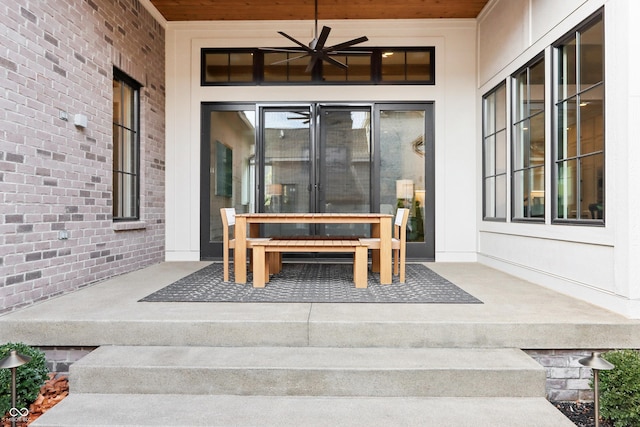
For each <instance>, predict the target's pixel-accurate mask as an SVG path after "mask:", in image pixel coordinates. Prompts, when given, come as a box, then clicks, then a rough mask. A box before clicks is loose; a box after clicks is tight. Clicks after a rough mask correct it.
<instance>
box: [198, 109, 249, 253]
mask: <svg viewBox="0 0 640 427" xmlns="http://www.w3.org/2000/svg"><path fill="white" fill-rule="evenodd" d="M255 121H256V120H255V107H254V106H253V105H247V106H234V107H233V108H225V107H224V106H216V108H213V107H210V106H203V108H202V127H203V132H202V137H203V139H202V141H201V180H200V189H201V194H202V196H201V198H200V199H201V203H202V206H201V215H200V250H201V257H202V258H203V259H210V258H217V257H220V256H222V247H221V244H220V242H221V241H222V220H221V218H220V208H235V209H236V212H239V213H241V212H255V196H254V195H255V184H254V183H255V151H256V149H255V141H256V137H255Z"/></svg>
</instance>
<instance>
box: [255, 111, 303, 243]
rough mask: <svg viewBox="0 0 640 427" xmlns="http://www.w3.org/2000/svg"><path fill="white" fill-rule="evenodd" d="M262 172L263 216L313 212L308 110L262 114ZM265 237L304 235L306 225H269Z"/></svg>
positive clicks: (264, 112)
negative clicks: (272, 213)
mask: <svg viewBox="0 0 640 427" xmlns="http://www.w3.org/2000/svg"><path fill="white" fill-rule="evenodd" d="M261 112H262V113H261V118H262V120H261V123H262V129H261V139H262V141H263V145H262V146H263V153H264V154H263V165H264V166H263V168H262V183H263V184H262V186H261V188H262V189H263V191H261V195H262V197H261V200H262V206H259V207H258V210H260V211H264V212H278V213H279V212H312V210H310V209H311V202H310V191H309V190H310V188H311V185H310V183H311V174H310V169H311V158H312V157H311V152H312V148H313V145H312V138H311V122H312V120H313V118H312V115H311V110H310V109H309V107H306V108H305V107H301V108H286V109H285V108H265V109H262V110H261ZM264 232H265V234H266V235H268V236H289V235H304V234H308V233H309V226H308V225H306V224H268V225H266V226H265V230H264Z"/></svg>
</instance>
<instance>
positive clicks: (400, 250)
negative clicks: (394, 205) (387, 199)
mask: <svg viewBox="0 0 640 427" xmlns="http://www.w3.org/2000/svg"><path fill="white" fill-rule="evenodd" d="M408 220H409V209H404V208H400V209H398V210H397V212H396V218H395V221H394V223H393V238H392V239H391V249H392V250H393V274H394V275H396V276H398V275H400V283H405V270H406V268H405V260H406V257H407V255H406V253H407V221H408ZM360 241H361V242H362V243H365V244H366V245H367V246H368V247H369V249H371V250H373V251H379V250H380V238H378V237H373V238H366V239H360ZM398 270H399V271H398Z"/></svg>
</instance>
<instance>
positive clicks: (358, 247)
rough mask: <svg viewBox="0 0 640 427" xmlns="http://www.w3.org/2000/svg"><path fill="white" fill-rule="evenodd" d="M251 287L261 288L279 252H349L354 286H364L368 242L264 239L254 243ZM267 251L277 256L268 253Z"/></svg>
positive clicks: (365, 285) (365, 283)
mask: <svg viewBox="0 0 640 427" xmlns="http://www.w3.org/2000/svg"><path fill="white" fill-rule="evenodd" d="M252 246H253V287H254V288H264V286H265V283H267V282H269V273H270V272H271V270H272V269H277V268H278V267H277V266H275V265H273V264H274V262H273V260H279V259H280V254H282V252H351V253H353V254H354V260H353V281H354V282H355V285H356V288H366V287H367V249H368V247H367V245H366V244H364V243H361V242H360V241H359V240H331V239H309V240H307V239H304V240H303V239H295V240H265V241H256V242H254V243H253V245H252ZM267 253H273V254H274V255H275V254H277V255H278V256H272V257H269V260H270V262H266V260H267V257H266V254H267Z"/></svg>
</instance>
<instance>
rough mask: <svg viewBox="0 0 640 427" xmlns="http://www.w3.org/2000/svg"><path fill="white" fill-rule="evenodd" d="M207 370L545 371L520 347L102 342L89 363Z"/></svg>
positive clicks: (87, 359) (83, 364)
mask: <svg viewBox="0 0 640 427" xmlns="http://www.w3.org/2000/svg"><path fill="white" fill-rule="evenodd" d="M121 366H126V367H127V368H131V369H134V368H176V367H179V368H204V369H207V368H209V369H233V368H237V369H269V368H271V369H285V368H286V369H306V370H311V369H375V370H383V369H405V370H407V369H414V370H415V369H429V370H438V369H452V368H453V369H459V370H463V369H467V370H491V369H500V370H543V368H542V367H541V366H540V365H539V364H537V363H536V362H535V361H534V360H533V359H531V358H530V357H529V356H528V355H527V354H526V353H524V352H523V351H521V350H519V349H513V348H500V349H469V348H453V349H451V348H329V347H172V346H103V347H100V348H98V349H96V350H95V351H94V352H92V353H91V354H89V355H88V356H86V357H85V358H83V359H81V360H80V361H78V362H76V363H75V364H74V365H73V368H72V369H74V370H77V369H82V368H87V367H102V368H109V367H113V368H116V367H121Z"/></svg>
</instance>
